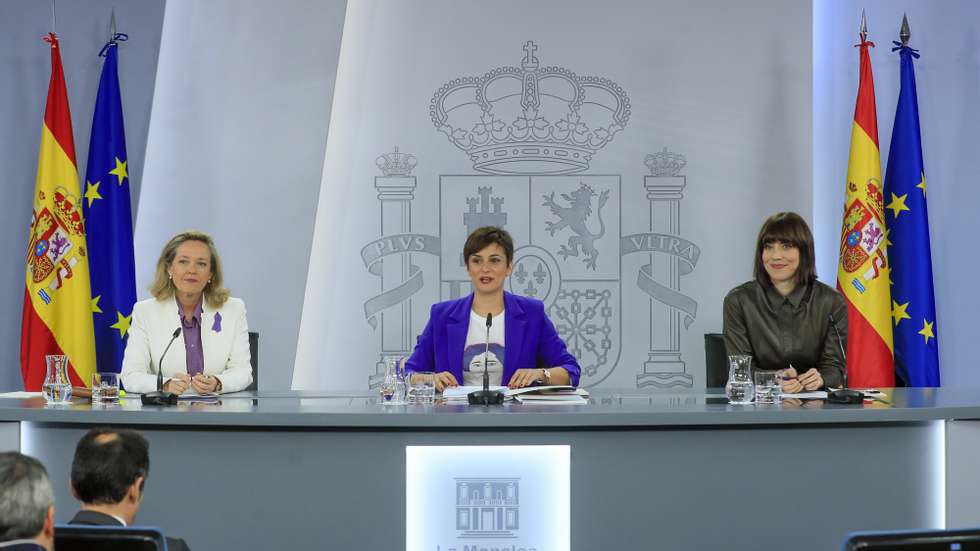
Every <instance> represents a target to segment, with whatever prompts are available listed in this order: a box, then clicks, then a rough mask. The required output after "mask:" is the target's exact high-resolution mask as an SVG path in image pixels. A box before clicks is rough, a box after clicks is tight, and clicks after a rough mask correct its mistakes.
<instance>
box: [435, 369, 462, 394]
mask: <svg viewBox="0 0 980 551" xmlns="http://www.w3.org/2000/svg"><path fill="white" fill-rule="evenodd" d="M456 386H459V383H457V382H456V377H455V376H453V374H452V373H450V372H448V371H439V372H438V373H436V392H442V391H443V390H444V389H447V388H452V387H456Z"/></svg>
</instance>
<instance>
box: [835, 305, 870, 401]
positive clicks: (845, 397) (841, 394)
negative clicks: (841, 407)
mask: <svg viewBox="0 0 980 551" xmlns="http://www.w3.org/2000/svg"><path fill="white" fill-rule="evenodd" d="M827 319H828V320H830V326H831V327H833V328H834V333H835V334H836V335H837V347H838V348H840V357H841V360H842V361H843V362H844V388H841V389H839V390H831V391H829V392H827V401H828V402H830V403H831V404H863V403H864V394H863V393H862V392H860V391H858V390H849V389H848V388H847V352H844V344H843V339H841V337H840V330H838V329H837V322H836V321H835V320H834V315H833V314H827Z"/></svg>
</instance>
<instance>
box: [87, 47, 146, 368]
mask: <svg viewBox="0 0 980 551" xmlns="http://www.w3.org/2000/svg"><path fill="white" fill-rule="evenodd" d="M126 38H127V37H126V35H124V34H116V35H115V36H114V37H113V39H112V40H111V41H110V42H109V43H108V44H106V46H105V48H103V49H102V52H101V53H100V55H102V56H104V57H105V62H104V63H103V65H102V77H101V78H100V79H99V93H98V97H97V98H96V100H95V115H94V117H93V120H92V137H91V140H90V141H89V148H88V165H87V167H86V171H85V186H84V188H85V193H84V196H83V197H84V198H83V200H82V209H83V213H84V215H85V225H86V230H87V233H86V238H87V242H88V255H89V271H90V273H91V280H92V316H93V318H94V321H95V352H96V365H97V367H98V370H99V371H101V372H110V371H114V372H119V370H120V369H121V368H122V359H123V352H124V351H125V349H126V335H127V333H128V331H129V323H130V321H131V320H132V313H133V304H134V303H135V302H136V269H135V264H134V261H133V217H132V211H131V209H130V199H129V173H128V171H127V170H128V169H127V167H126V164H127V160H126V135H125V132H124V130H123V112H122V101H121V99H120V94H119V71H118V51H117V50H118V49H119V48H118V42H119V41H121V40H125V39H126ZM85 382H86V383H89V382H90V381H85Z"/></svg>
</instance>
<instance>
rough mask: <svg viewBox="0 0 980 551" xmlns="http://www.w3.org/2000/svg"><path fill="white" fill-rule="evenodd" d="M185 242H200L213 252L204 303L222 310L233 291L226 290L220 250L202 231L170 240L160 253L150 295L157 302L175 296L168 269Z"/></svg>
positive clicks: (183, 233)
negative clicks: (209, 278) (209, 280)
mask: <svg viewBox="0 0 980 551" xmlns="http://www.w3.org/2000/svg"><path fill="white" fill-rule="evenodd" d="M185 241H200V242H201V243H204V244H205V245H207V246H208V250H209V251H210V252H211V282H210V283H208V284H207V285H206V286H205V287H204V302H205V303H206V304H207V305H208V306H209V307H211V308H214V309H216V308H221V307H222V306H223V305H224V304H225V302H226V301H227V300H228V297H229V296H231V291H230V290H228V289H226V288H225V287H224V285H223V283H224V270H222V268H221V258H220V257H219V256H218V248H217V247H215V246H214V240H213V239H211V236H210V235H208V234H206V233H204V232H202V231H195V230H190V231H185V232H181V233H178V234H177V235H175V236H173V237H171V238H170V241H167V244H166V245H164V246H163V250H162V251H160V258H159V259H157V270H156V275H155V276H154V277H153V283H152V284H151V285H150V293H152V294H153V296H154V297H156V299H157V300H164V299H168V298H171V297H173V296H174V291H175V290H176V288H175V287H174V282H173V281H172V280H171V279H170V276H169V274H168V272H167V268H169V267H170V265H171V264H173V262H174V258H176V256H177V247H179V246H180V245H181V243H183V242H185Z"/></svg>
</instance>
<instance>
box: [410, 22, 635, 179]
mask: <svg viewBox="0 0 980 551" xmlns="http://www.w3.org/2000/svg"><path fill="white" fill-rule="evenodd" d="M537 49H538V46H537V45H535V44H534V43H533V42H530V41H529V42H527V43H526V44H525V45H524V52H525V55H524V59H523V60H522V61H521V66H520V67H500V68H497V69H493V70H492V71H490V72H488V73H486V74H485V75H483V76H482V77H464V78H457V79H454V80H452V81H450V82H448V83H446V84H445V85H443V86H442V87H441V88H440V89H439V91H438V92H436V93H435V95H433V96H432V102H431V104H430V106H429V115H430V117H431V118H432V122H433V124H435V126H436V128H437V129H438V130H439V131H441V132H443V133H444V134H446V136H447V137H448V138H449V140H450V141H451V142H452V143H453V145H455V146H456V147H458V148H460V149H462V150H463V151H465V152H466V153H467V155H469V157H470V160H471V161H473V168H474V169H476V170H478V171H480V172H485V173H491V174H572V173H576V172H582V171H585V170H588V168H589V163H590V162H591V161H592V157H593V155H595V153H596V152H597V151H599V150H600V149H602V148H603V147H605V146H606V144H608V143H609V142H610V141H612V139H613V137H614V136H615V135H616V133H617V132H619V131H620V130H623V129H624V128H625V127H626V123H627V121H629V117H630V102H629V97H628V96H627V95H626V92H624V91H623V89H622V88H620V87H619V85H618V84H616V83H615V82H612V81H611V80H609V79H606V78H601V77H592V76H587V77H581V76H578V75H576V74H575V73H573V72H571V71H569V70H567V69H564V68H561V67H540V66H539V64H538V58H537V56H535V55H534V54H535V51H536V50H537Z"/></svg>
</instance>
